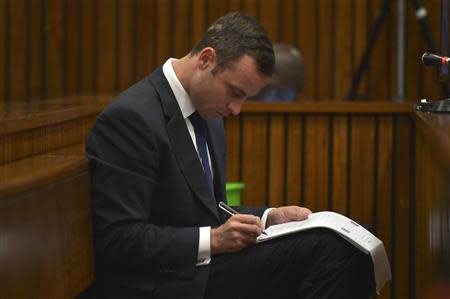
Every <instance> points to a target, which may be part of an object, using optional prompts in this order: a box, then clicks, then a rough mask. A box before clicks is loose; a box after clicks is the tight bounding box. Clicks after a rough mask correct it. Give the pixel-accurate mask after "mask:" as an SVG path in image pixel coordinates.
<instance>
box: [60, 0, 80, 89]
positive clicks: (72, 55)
mask: <svg viewBox="0 0 450 299" xmlns="http://www.w3.org/2000/svg"><path fill="white" fill-rule="evenodd" d="M66 5H67V21H66V22H67V31H66V37H65V42H66V45H65V48H66V51H67V52H66V55H65V60H66V63H65V65H66V67H67V68H66V69H65V70H64V72H65V78H66V80H65V84H64V85H65V88H64V89H65V90H64V93H65V94H70V95H72V94H75V93H77V91H78V88H79V82H78V79H79V78H80V75H79V72H80V59H79V55H80V54H81V53H80V52H79V49H80V47H79V42H80V41H81V39H80V38H79V35H80V26H81V24H80V23H79V19H78V16H79V12H78V9H82V8H81V7H80V5H79V0H67V2H66Z"/></svg>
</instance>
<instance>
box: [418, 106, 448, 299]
mask: <svg viewBox="0 0 450 299" xmlns="http://www.w3.org/2000/svg"><path fill="white" fill-rule="evenodd" d="M414 120H415V124H416V126H415V134H416V138H415V145H416V146H415V149H416V152H415V167H416V169H415V174H416V176H415V180H414V183H415V188H414V192H415V203H414V212H415V213H414V222H413V225H414V228H415V234H414V238H415V239H414V242H413V244H414V246H415V250H414V251H413V253H414V258H415V260H414V261H415V262H414V270H415V271H414V272H413V273H414V282H415V288H414V289H413V291H414V292H415V296H416V298H421V297H424V296H426V295H428V296H429V297H430V298H436V297H438V296H442V297H444V295H443V294H442V293H441V294H439V295H438V294H435V295H431V293H432V291H433V289H435V288H438V287H439V286H442V284H441V282H442V281H448V277H449V276H450V273H449V271H448V267H447V265H448V264H449V262H450V261H449V256H450V252H449V250H450V249H449V248H450V238H449V235H450V229H449V227H448V223H449V220H450V204H449V198H450V190H449V188H448V186H449V182H450V160H448V159H447V157H448V152H449V147H448V146H449V143H448V140H449V139H450V134H449V131H448V127H447V126H445V124H447V125H448V123H449V122H450V119H449V117H448V116H447V115H427V114H425V113H417V114H415V115H414ZM431 128H433V129H431ZM443 148H447V150H446V151H441V149H443ZM411 208H412V207H411ZM444 286H445V285H444ZM445 294H447V293H445Z"/></svg>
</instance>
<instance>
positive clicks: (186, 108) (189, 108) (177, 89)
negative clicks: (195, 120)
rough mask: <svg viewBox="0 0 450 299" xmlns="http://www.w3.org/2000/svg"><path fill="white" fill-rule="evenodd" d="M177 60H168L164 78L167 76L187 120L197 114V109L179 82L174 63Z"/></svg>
mask: <svg viewBox="0 0 450 299" xmlns="http://www.w3.org/2000/svg"><path fill="white" fill-rule="evenodd" d="M176 60H177V59H175V58H169V59H167V61H166V62H165V63H164V65H163V73H164V76H166V79H167V81H169V85H170V88H171V89H172V92H173V94H174V95H175V99H176V100H177V102H178V106H180V110H181V113H182V114H183V117H184V118H185V119H186V118H188V117H189V116H190V115H191V114H192V113H194V112H195V107H194V105H193V104H192V100H191V98H190V97H189V95H188V94H187V92H186V90H185V89H184V88H183V85H181V82H180V80H178V77H177V75H176V74H175V71H174V69H173V66H172V63H173V62H174V61H176Z"/></svg>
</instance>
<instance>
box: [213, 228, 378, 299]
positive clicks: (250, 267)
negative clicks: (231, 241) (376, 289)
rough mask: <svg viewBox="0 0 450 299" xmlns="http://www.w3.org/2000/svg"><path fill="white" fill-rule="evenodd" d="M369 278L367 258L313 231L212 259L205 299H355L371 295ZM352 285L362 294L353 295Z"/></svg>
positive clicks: (334, 238)
mask: <svg viewBox="0 0 450 299" xmlns="http://www.w3.org/2000/svg"><path fill="white" fill-rule="evenodd" d="M371 272H373V270H372V267H371V260H370V258H369V257H368V256H367V255H365V254H363V253H362V252H360V251H359V250H357V249H356V248H354V247H353V246H352V245H350V244H349V243H348V242H347V241H345V240H344V239H342V238H341V237H339V236H338V235H337V234H335V233H333V232H332V231H330V230H326V229H314V230H310V231H305V232H300V233H296V234H292V235H288V236H285V237H282V238H279V239H275V240H271V241H268V242H265V243H261V244H256V245H253V246H250V247H248V248H246V249H245V250H242V251H241V252H238V253H234V254H224V255H219V256H214V257H213V259H212V262H211V271H210V276H209V281H208V285H207V292H206V296H205V298H257V297H258V298H300V297H301V298H345V297H340V296H347V298H351V297H348V295H349V294H355V296H356V294H359V293H361V292H362V293H364V289H369V291H370V292H373V273H371ZM354 279H357V280H360V282H358V281H354ZM354 283H359V285H360V288H362V289H363V290H359V291H358V290H352V289H349V288H354ZM347 289H348V290H347ZM370 292H368V293H370ZM358 296H359V295H358ZM361 296H362V297H357V298H366V297H365V295H361ZM355 298H356V297H355Z"/></svg>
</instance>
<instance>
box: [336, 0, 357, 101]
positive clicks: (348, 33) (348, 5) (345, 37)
mask: <svg viewBox="0 0 450 299" xmlns="http://www.w3.org/2000/svg"><path fill="white" fill-rule="evenodd" d="M352 4H353V2H352V0H341V1H336V24H335V30H336V36H335V39H334V41H335V45H334V47H333V48H334V72H333V84H334V86H335V100H337V101H339V100H343V99H344V97H345V95H346V93H347V92H348V90H349V88H350V86H351V82H352V75H353V73H352V46H353V45H352V42H353V40H352V32H353V30H354V27H353V20H352V15H351V12H352V9H353V5H352Z"/></svg>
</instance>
